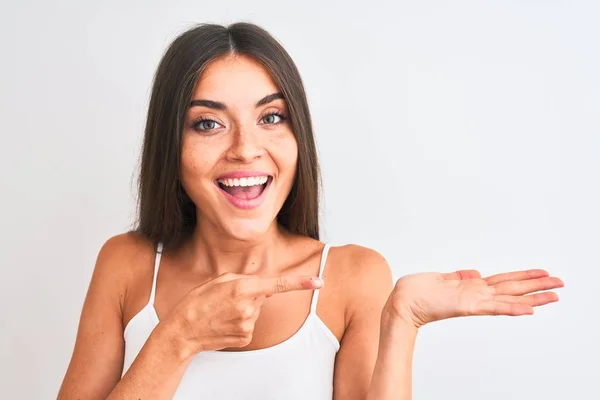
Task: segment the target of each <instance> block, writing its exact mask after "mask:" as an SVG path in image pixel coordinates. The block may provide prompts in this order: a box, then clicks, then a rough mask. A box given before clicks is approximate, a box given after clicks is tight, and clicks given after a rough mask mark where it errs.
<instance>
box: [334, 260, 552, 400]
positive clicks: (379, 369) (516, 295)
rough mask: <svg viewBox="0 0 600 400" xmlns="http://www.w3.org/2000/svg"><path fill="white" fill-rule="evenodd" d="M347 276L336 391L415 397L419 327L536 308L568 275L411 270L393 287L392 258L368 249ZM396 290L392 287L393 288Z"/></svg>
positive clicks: (381, 399) (383, 398) (375, 399)
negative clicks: (345, 319) (414, 365)
mask: <svg viewBox="0 0 600 400" xmlns="http://www.w3.org/2000/svg"><path fill="white" fill-rule="evenodd" d="M363 253H364V257H361V258H360V260H362V261H361V262H359V263H358V264H357V265H352V267H351V268H350V269H351V270H353V271H352V274H351V275H352V277H351V278H348V282H347V286H346V287H349V288H351V289H350V290H348V291H347V293H349V298H348V303H347V304H349V306H348V316H349V318H348V321H349V324H348V325H347V328H346V332H345V334H344V337H343V338H342V343H341V347H340V351H339V354H338V358H337V360H336V372H335V377H334V398H335V399H341V400H347V399H357V400H358V399H360V400H365V399H366V400H388V399H389V400H392V399H393V400H410V399H411V398H412V359H413V353H414V346H415V340H416V336H417V331H418V329H419V328H420V327H421V326H423V325H425V324H427V323H430V322H434V321H439V320H442V319H446V318H454V317H465V316H477V315H507V316H519V315H527V314H533V309H534V307H538V306H542V305H545V304H548V303H552V302H555V301H557V300H558V296H557V294H556V293H554V292H551V291H549V290H552V289H557V288H560V287H562V286H563V282H562V281H561V280H560V279H558V278H556V277H551V276H549V274H548V272H546V271H544V270H539V269H538V270H527V271H516V272H508V273H502V274H498V275H493V276H490V277H486V278H482V277H481V275H480V274H479V272H477V271H474V270H464V271H456V272H453V273H448V274H442V273H435V272H431V273H421V274H412V275H406V276H404V277H402V278H401V279H399V280H398V281H397V282H396V285H395V287H394V288H393V290H392V289H391V284H392V283H391V278H390V272H389V266H388V265H387V262H385V260H384V259H383V257H381V256H379V255H378V254H377V253H375V252H373V251H363ZM390 292H391V293H390Z"/></svg>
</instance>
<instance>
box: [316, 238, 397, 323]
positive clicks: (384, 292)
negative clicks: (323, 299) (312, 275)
mask: <svg viewBox="0 0 600 400" xmlns="http://www.w3.org/2000/svg"><path fill="white" fill-rule="evenodd" d="M329 257H330V261H329V263H328V264H330V266H331V268H330V271H329V272H330V274H331V275H332V278H334V281H335V282H334V284H335V285H336V286H337V289H338V290H337V292H338V294H339V295H340V296H342V297H343V298H344V302H345V304H346V313H347V320H351V319H352V317H353V316H354V315H355V314H357V313H360V312H363V311H365V310H367V311H368V310H371V311H379V309H380V308H382V307H383V305H384V304H385V302H386V301H387V298H388V296H389V295H390V293H391V292H392V289H393V286H394V284H393V278H392V271H391V269H390V266H389V264H388V262H387V260H386V259H385V257H383V256H382V255H381V254H380V253H379V252H377V251H375V250H373V249H370V248H367V247H363V246H359V245H355V244H350V245H345V246H339V247H331V250H330V256H329Z"/></svg>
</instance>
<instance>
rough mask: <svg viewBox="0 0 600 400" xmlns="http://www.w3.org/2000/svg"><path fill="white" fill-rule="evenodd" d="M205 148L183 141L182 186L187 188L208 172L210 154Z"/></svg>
mask: <svg viewBox="0 0 600 400" xmlns="http://www.w3.org/2000/svg"><path fill="white" fill-rule="evenodd" d="M206 150H207V148H206V146H200V145H197V144H195V143H193V142H191V141H190V140H185V139H184V143H183V148H182V150H181V175H182V177H181V178H182V181H183V182H184V185H186V186H188V187H189V185H190V184H192V185H193V184H194V182H197V181H198V178H200V177H201V176H203V175H205V174H207V173H208V172H209V171H210V165H211V162H210V153H209V152H207V151H206Z"/></svg>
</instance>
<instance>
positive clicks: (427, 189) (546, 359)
mask: <svg viewBox="0 0 600 400" xmlns="http://www.w3.org/2000/svg"><path fill="white" fill-rule="evenodd" d="M0 10H1V11H0V43H1V44H0V46H1V48H0V57H1V62H0V87H1V90H0V113H1V120H0V123H1V129H0V134H1V135H2V136H1V144H2V145H1V146H0V174H1V175H0V176H1V178H2V186H1V187H2V195H1V196H0V202H1V203H0V204H1V207H0V216H1V223H2V230H1V233H0V250H1V253H0V267H1V270H0V274H1V275H0V300H1V301H2V302H1V304H2V310H1V312H0V323H1V329H0V351H1V370H0V384H1V391H0V393H1V397H2V398H6V399H46V398H53V397H55V396H56V392H57V390H58V387H59V385H60V382H61V379H62V377H63V374H64V372H65V369H66V367H67V363H68V360H69V358H70V355H71V350H72V346H73V342H74V338H75V333H76V327H77V322H78V318H79V312H80V309H81V305H82V301H83V298H84V295H85V291H86V289H87V285H88V282H89V279H90V276H91V273H92V268H93V265H94V261H95V258H96V255H97V252H98V250H99V248H100V246H101V245H102V243H103V242H104V241H105V240H106V239H107V238H108V237H110V236H112V235H114V234H117V233H120V232H123V231H125V230H127V229H128V228H129V227H130V224H131V221H132V219H133V215H134V185H133V183H134V177H135V176H134V171H135V167H136V165H137V161H138V151H139V147H140V143H141V139H142V131H143V125H144V118H145V111H146V106H147V101H148V95H149V89H150V84H151V80H152V76H153V73H154V69H155V67H156V65H157V63H158V61H159V58H160V56H161V55H162V53H163V51H164V50H165V47H166V46H167V44H168V43H169V42H170V40H172V39H173V38H174V37H175V35H177V34H178V33H180V32H181V31H183V30H184V29H186V28H188V27H190V26H191V24H193V23H196V22H217V23H230V22H235V21H238V20H248V21H252V22H255V23H258V24H260V25H262V26H264V27H265V28H266V29H267V30H269V31H270V32H271V33H272V34H273V35H274V36H276V37H277V38H278V39H279V40H280V41H281V42H282V43H283V44H284V46H285V47H286V49H287V50H288V51H289V53H290V54H291V55H292V57H293V58H294V60H295V61H296V63H297V64H298V67H299V69H300V71H301V74H302V76H303V78H304V81H305V85H306V88H307V92H308V96H309V103H310V106H311V111H312V113H313V116H314V125H315V132H316V136H317V142H318V148H319V153H320V156H321V163H322V168H323V178H324V189H325V193H324V206H325V208H324V212H323V236H324V240H326V241H329V242H331V243H333V244H343V243H358V244H362V245H365V246H369V247H372V248H375V249H376V250H378V251H380V252H381V253H382V254H384V255H385V256H386V257H387V259H388V260H389V262H390V264H391V266H392V268H393V270H394V274H395V277H396V278H398V277H400V276H401V275H403V274H406V273H412V272H419V271H430V270H438V271H450V270H454V269H457V268H478V269H480V270H481V271H482V273H484V274H491V273H496V272H499V271H506V270H513V269H517V268H518V269H521V268H546V269H548V270H550V271H551V272H552V273H553V274H555V275H558V276H560V277H562V278H563V279H564V281H565V282H566V285H567V286H566V287H565V288H564V289H563V290H562V291H561V292H560V294H561V297H562V300H561V302H560V303H559V304H555V305H552V306H549V307H547V308H545V309H541V310H539V311H538V312H537V314H536V315H535V316H534V317H523V318H519V319H509V318H477V319H475V318H473V319H462V320H452V321H444V322H439V323H436V324H434V325H431V326H427V327H425V328H424V329H423V330H422V332H421V333H420V337H419V339H418V344H417V349H416V357H415V373H414V380H415V384H414V393H415V396H414V397H415V399H442V398H453V399H459V398H460V399H465V400H469V399H473V400H475V399H482V398H485V399H508V398H510V399H557V400H558V399H573V398H590V397H593V396H594V395H593V393H597V387H596V384H597V382H598V379H599V378H600V367H599V366H598V359H599V358H600V349H599V347H600V346H599V345H598V339H599V338H600V329H599V328H598V325H597V321H596V319H597V318H598V314H599V313H598V306H599V301H598V295H597V294H596V293H595V292H596V289H597V285H598V282H599V281H600V272H599V269H600V256H599V250H600V228H599V226H600V212H599V210H598V208H599V206H600V161H599V159H600V156H599V151H600V79H599V77H598V71H600V52H599V48H598V46H599V39H600V28H599V25H598V24H597V21H598V18H599V17H600V7H599V6H598V3H596V4H594V2H593V1H589V2H582V1H580V2H575V1H541V0H540V1H533V0H530V1H482V0H477V1H454V2H447V1H429V2H416V1H415V2H408V1H401V2H384V1H381V0H378V1H369V2H354V1H323V2H307V1H296V2H283V1H258V0H256V1H242V0H240V1H212V2H208V1H177V2H174V1H103V2H92V1H53V2H45V1H41V0H36V1H18V2H17V1H14V2H13V4H5V3H3V4H2V6H1V9H0Z"/></svg>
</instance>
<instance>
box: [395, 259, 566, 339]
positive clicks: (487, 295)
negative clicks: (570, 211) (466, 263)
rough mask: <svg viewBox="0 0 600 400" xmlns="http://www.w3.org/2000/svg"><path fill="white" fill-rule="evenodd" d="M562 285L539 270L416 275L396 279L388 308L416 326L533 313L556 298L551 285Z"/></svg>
mask: <svg viewBox="0 0 600 400" xmlns="http://www.w3.org/2000/svg"><path fill="white" fill-rule="evenodd" d="M563 285H564V284H563V282H562V281H561V280H560V279H559V278H556V277H550V276H549V274H548V272H546V271H544V270H540V269H532V270H526V271H517V272H508V273H503V274H498V275H493V276H489V277H487V278H481V275H480V274H479V272H477V271H474V270H462V271H456V272H453V273H448V274H442V273H420V274H413V275H407V276H404V277H402V278H400V279H399V280H398V281H397V282H396V286H395V288H394V290H393V291H392V294H391V295H390V297H389V300H388V302H387V304H386V306H385V309H384V311H385V312H386V313H387V315H388V316H389V315H392V317H393V318H400V319H402V320H404V322H408V323H410V324H414V326H415V327H416V328H419V327H421V326H423V325H425V324H427V323H429V322H433V321H438V320H442V319H447V318H454V317H464V316H470V315H512V316H517V315H526V314H533V307H537V306H542V305H545V304H548V303H553V302H555V301H558V295H557V294H556V293H554V292H549V291H548V290H551V289H556V288H560V287H563ZM538 292H539V293H538Z"/></svg>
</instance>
